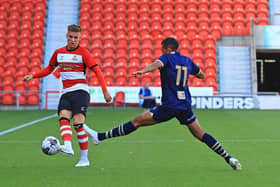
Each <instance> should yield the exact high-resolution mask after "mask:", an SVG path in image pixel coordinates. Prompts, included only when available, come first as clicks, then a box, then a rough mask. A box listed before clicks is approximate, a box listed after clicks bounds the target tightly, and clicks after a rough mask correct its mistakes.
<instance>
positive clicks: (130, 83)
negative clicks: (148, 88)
mask: <svg viewBox="0 0 280 187" xmlns="http://www.w3.org/2000/svg"><path fill="white" fill-rule="evenodd" d="M128 86H140V83H139V79H138V78H135V77H130V78H129V79H128Z"/></svg>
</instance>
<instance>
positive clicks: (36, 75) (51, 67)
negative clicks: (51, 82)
mask: <svg viewBox="0 0 280 187" xmlns="http://www.w3.org/2000/svg"><path fill="white" fill-rule="evenodd" d="M56 66H58V63H57V51H55V52H54V53H53V55H52V57H51V59H50V61H49V65H48V66H47V67H45V68H43V69H41V70H40V71H38V72H32V74H33V77H34V78H42V77H45V76H47V75H49V74H51V73H52V72H53V70H54V69H55V67H56Z"/></svg>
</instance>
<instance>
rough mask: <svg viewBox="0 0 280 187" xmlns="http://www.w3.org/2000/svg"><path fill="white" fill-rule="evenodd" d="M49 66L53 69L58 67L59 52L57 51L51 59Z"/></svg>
mask: <svg viewBox="0 0 280 187" xmlns="http://www.w3.org/2000/svg"><path fill="white" fill-rule="evenodd" d="M49 65H50V66H51V67H56V66H58V63H57V51H55V52H54V53H53V55H52V57H51V59H50V62H49Z"/></svg>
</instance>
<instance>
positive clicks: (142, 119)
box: [84, 111, 156, 144]
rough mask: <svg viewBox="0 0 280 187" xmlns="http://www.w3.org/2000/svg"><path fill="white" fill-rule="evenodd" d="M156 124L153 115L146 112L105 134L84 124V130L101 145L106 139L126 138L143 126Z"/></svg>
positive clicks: (94, 141) (95, 142)
mask: <svg viewBox="0 0 280 187" xmlns="http://www.w3.org/2000/svg"><path fill="white" fill-rule="evenodd" d="M155 123H156V122H155V121H154V120H153V118H152V113H151V112H150V111H146V112H144V113H142V114H140V115H139V116H137V117H135V118H134V119H132V120H131V121H128V122H126V123H124V124H121V125H119V126H117V127H114V128H112V129H111V130H108V131H105V132H96V131H95V130H93V129H91V128H89V127H88V126H87V125H85V124H84V128H85V131H86V132H87V134H88V135H89V136H90V138H91V139H92V141H93V143H94V144H99V143H100V142H101V141H103V140H105V139H108V138H113V137H119V136H125V135H128V134H130V133H132V132H134V131H135V130H136V129H137V128H139V127H141V126H148V125H153V124H155Z"/></svg>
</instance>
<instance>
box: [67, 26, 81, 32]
mask: <svg viewBox="0 0 280 187" xmlns="http://www.w3.org/2000/svg"><path fill="white" fill-rule="evenodd" d="M68 31H71V32H81V31H82V29H81V27H80V26H79V25H75V24H72V25H68Z"/></svg>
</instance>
